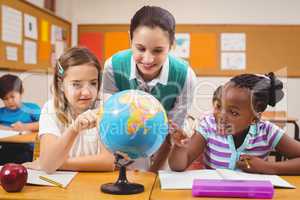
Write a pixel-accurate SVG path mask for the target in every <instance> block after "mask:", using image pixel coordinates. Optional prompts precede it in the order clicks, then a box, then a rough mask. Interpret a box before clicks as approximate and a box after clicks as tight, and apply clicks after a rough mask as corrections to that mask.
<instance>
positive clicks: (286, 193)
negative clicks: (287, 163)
mask: <svg viewBox="0 0 300 200" xmlns="http://www.w3.org/2000/svg"><path fill="white" fill-rule="evenodd" d="M283 178H284V179H285V180H287V181H288V182H289V183H291V184H293V185H295V186H296V187H297V188H296V189H282V188H276V189H275V194H274V197H273V199H274V200H287V199H288V200H299V199H300V177H299V176H283ZM150 199H151V200H169V199H172V200H191V199H199V197H193V196H192V191H191V190H161V189H160V183H159V178H157V179H156V181H155V184H154V188H153V190H152V194H151V198H150ZM202 199H204V200H205V199H207V200H220V199H221V198H204V197H201V200H202ZM222 199H232V200H236V198H222ZM239 199H241V198H239ZM248 200H249V199H248Z"/></svg>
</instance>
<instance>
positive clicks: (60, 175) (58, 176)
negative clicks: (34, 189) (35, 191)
mask: <svg viewBox="0 0 300 200" xmlns="http://www.w3.org/2000/svg"><path fill="white" fill-rule="evenodd" d="M27 171H28V179H27V183H29V184H33V185H46V186H56V185H55V184H52V183H50V182H48V181H45V180H42V179H41V178H40V176H42V177H45V178H47V179H49V180H52V181H55V182H57V183H59V184H61V185H62V187H64V188H65V187H67V186H68V184H69V183H70V182H71V181H72V179H73V178H74V177H75V175H76V174H77V173H78V172H72V171H56V172H55V173H53V174H47V173H46V172H43V171H39V170H33V169H27Z"/></svg>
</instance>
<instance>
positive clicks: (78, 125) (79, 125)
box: [71, 110, 97, 132]
mask: <svg viewBox="0 0 300 200" xmlns="http://www.w3.org/2000/svg"><path fill="white" fill-rule="evenodd" d="M96 123H97V115H96V113H95V112H94V111H91V110H87V111H85V112H84V113H82V114H80V115H78V116H77V118H76V119H75V121H74V122H73V124H72V125H71V128H72V129H73V130H74V131H76V132H80V131H82V130H84V129H89V128H94V127H96Z"/></svg>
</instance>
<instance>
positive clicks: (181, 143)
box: [169, 121, 190, 147]
mask: <svg viewBox="0 0 300 200" xmlns="http://www.w3.org/2000/svg"><path fill="white" fill-rule="evenodd" d="M169 129H170V130H169V133H170V135H171V140H172V143H174V144H175V145H176V146H178V147H187V146H188V144H189V143H190V138H189V137H188V136H187V134H186V133H185V132H184V131H183V130H182V129H181V128H179V127H178V126H177V124H175V123H173V122H172V121H169Z"/></svg>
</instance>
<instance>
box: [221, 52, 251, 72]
mask: <svg viewBox="0 0 300 200" xmlns="http://www.w3.org/2000/svg"><path fill="white" fill-rule="evenodd" d="M221 69H222V70H245V69H246V54H245V53H243V52H230V53H228V52H226V53H224V52H223V53H221Z"/></svg>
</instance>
